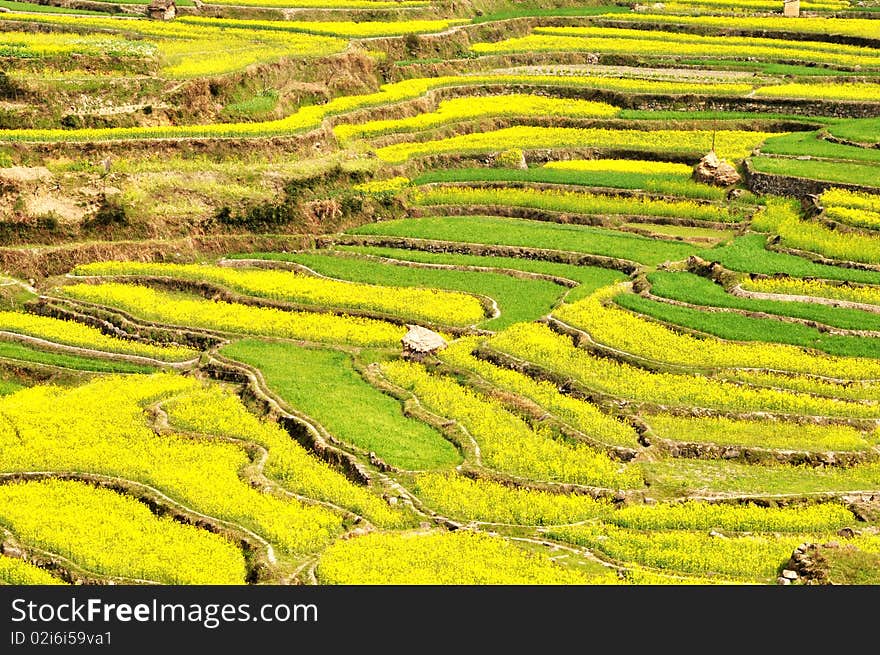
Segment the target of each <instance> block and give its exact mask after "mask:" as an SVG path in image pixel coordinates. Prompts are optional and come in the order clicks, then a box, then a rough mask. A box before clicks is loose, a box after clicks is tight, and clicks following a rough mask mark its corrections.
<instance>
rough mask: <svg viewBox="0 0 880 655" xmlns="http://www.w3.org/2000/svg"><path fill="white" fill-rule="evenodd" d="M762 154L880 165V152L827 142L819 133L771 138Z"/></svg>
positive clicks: (765, 144) (873, 149)
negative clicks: (807, 156) (806, 156)
mask: <svg viewBox="0 0 880 655" xmlns="http://www.w3.org/2000/svg"><path fill="white" fill-rule="evenodd" d="M761 152H764V153H767V154H771V155H793V156H801V155H809V156H810V157H821V158H823V159H843V160H847V161H860V162H877V163H880V150H877V149H875V148H859V147H856V146H846V145H841V144H840V143H834V142H832V141H825V140H824V139H820V138H819V137H818V133H817V132H792V133H790V134H783V135H781V136H774V137H770V138H769V139H767V140H766V141H764V145H762V146H761Z"/></svg>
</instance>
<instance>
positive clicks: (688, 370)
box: [539, 310, 880, 384]
mask: <svg viewBox="0 0 880 655" xmlns="http://www.w3.org/2000/svg"><path fill="white" fill-rule="evenodd" d="M625 311H629V310H625ZM633 313H635V312H633ZM637 315H638V316H639V317H640V318H643V319H645V320H647V321H651V322H654V323H659V324H660V325H663V326H665V327H668V328H670V329H676V330H679V331H681V332H685V333H688V334H693V335H700V336H705V335H703V334H702V333H701V332H699V331H697V330H690V329H689V328H682V327H681V326H677V325H675V324H673V323H666V322H665V321H658V320H656V319H654V318H653V317H650V316H645V315H643V314H637ZM539 322H542V323H545V324H546V325H547V326H548V327H549V328H550V329H551V330H553V331H554V332H556V333H558V334H564V335H565V336H567V337H570V338H571V339H572V341H573V342H574V344H575V346H577V347H578V348H583V349H584V350H587V351H588V352H591V353H593V354H595V355H598V356H600V357H607V358H609V359H615V360H617V361H620V362H624V363H627V364H630V365H633V366H636V367H638V368H644V369H648V370H655V371H660V372H668V373H678V374H685V375H694V374H699V375H711V374H712V373H726V372H729V371H734V372H735V371H744V372H767V373H780V374H792V373H797V371H789V370H785V369H772V368H762V367H752V366H705V367H699V366H688V365H686V364H673V363H670V362H663V361H660V360H656V359H653V358H650V357H643V356H642V355H636V354H634V353H630V352H627V351H624V350H619V349H617V348H613V347H611V346H608V345H606V344H603V343H600V342H598V341H596V340H595V339H593V337H592V335H590V334H589V332H587V331H586V330H583V329H581V328H577V327H575V326H573V325H570V324H569V323H566V322H565V321H562V320H560V319H558V318H556V317H554V316H553V315H552V314H549V315H548V316H547V317H545V318H544V319H542V320H541V321H539ZM711 338H713V339H714V338H717V337H711ZM722 341H723V339H722ZM810 377H812V378H815V379H817V380H824V381H826V382H833V383H837V384H846V383H847V382H852V380H848V379H844V378H832V377H829V376H825V375H816V374H810ZM860 381H862V382H880V380H860Z"/></svg>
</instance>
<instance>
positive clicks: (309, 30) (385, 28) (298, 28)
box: [177, 0, 468, 39]
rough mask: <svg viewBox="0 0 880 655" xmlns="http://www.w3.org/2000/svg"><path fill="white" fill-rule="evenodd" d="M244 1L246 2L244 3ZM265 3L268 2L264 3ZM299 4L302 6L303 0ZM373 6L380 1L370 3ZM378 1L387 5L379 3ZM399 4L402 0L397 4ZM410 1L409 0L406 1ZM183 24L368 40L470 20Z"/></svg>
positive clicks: (190, 19)
mask: <svg viewBox="0 0 880 655" xmlns="http://www.w3.org/2000/svg"><path fill="white" fill-rule="evenodd" d="M331 1H332V0H331ZM242 4H244V3H242ZM260 4H261V5H266V4H268V3H265V2H261V3H260ZM296 4H297V6H302V5H300V3H299V0H297V1H296ZM369 4H370V5H374V4H377V3H375V2H370V3H369ZM378 4H383V3H381V2H379V3H378ZM395 4H399V3H395ZM404 4H406V3H404ZM177 20H178V22H181V23H189V24H191V25H199V26H205V27H233V28H236V29H242V30H278V31H282V32H303V33H306V34H320V35H324V36H338V37H342V38H353V39H365V38H371V37H377V36H401V35H403V34H426V33H431V32H442V31H443V30H446V29H448V28H450V27H452V26H453V25H461V24H463V23H467V22H468V21H467V19H462V18H453V19H446V20H408V21H387V22H386V21H364V22H354V21H342V20H341V21H302V20H236V19H233V18H219V19H218V18H202V17H199V16H182V17H180V18H178V19H177Z"/></svg>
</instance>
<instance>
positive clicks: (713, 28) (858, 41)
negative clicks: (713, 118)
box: [590, 16, 880, 49]
mask: <svg viewBox="0 0 880 655" xmlns="http://www.w3.org/2000/svg"><path fill="white" fill-rule="evenodd" d="M590 22H591V23H593V24H595V25H597V26H602V27H623V28H626V29H630V30H646V31H651V30H658V31H663V32H678V33H684V34H701V35H713V34H714V35H718V34H722V35H724V36H742V37H747V38H770V39H780V40H782V41H821V42H823V43H836V44H839V45H857V46H864V47H866V48H874V49H880V38H878V39H874V38H870V37H863V36H853V35H849V34H837V33H834V32H818V31H816V32H787V31H785V30H784V29H772V28H771V29H763V30H761V29H743V28H736V27H726V26H721V25H701V24H699V23H696V22H695V23H676V22H674V20H669V21H665V20H661V21H657V22H651V21H649V20H636V21H630V20H627V19H626V18H625V17H621V18H602V17H600V16H596V17H594V19H593V20H592V21H590Z"/></svg>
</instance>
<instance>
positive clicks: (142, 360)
mask: <svg viewBox="0 0 880 655" xmlns="http://www.w3.org/2000/svg"><path fill="white" fill-rule="evenodd" d="M0 340H3V341H14V342H17V343H23V344H26V345H33V346H36V347H38V348H40V349H41V350H48V351H50V352H53V351H54V352H59V353H70V354H72V355H83V356H85V357H90V358H98V359H108V360H116V361H123V362H131V363H132V364H146V365H147V366H158V367H161V368H173V369H176V370H189V369H191V368H193V367H194V366H196V364H198V362H199V358H198V357H194V358H193V359H188V360H184V361H182V362H166V361H164V360H161V359H153V358H152V357H144V356H141V355H127V354H125V353H114V352H111V351H107V350H95V349H92V348H83V347H80V346H69V345H67V344H63V343H59V342H57V341H49V340H47V339H41V338H40V337H34V336H31V335H29V334H21V333H19V332H8V331H6V330H0Z"/></svg>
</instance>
